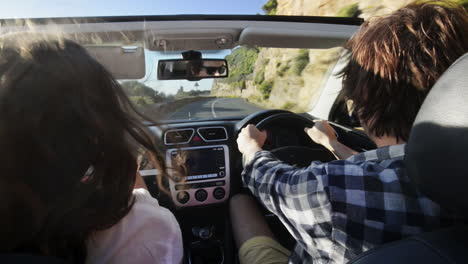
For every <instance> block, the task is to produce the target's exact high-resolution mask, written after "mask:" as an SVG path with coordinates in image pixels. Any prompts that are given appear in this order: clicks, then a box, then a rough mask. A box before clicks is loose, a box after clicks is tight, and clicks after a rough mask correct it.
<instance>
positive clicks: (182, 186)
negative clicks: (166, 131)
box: [166, 145, 230, 207]
mask: <svg viewBox="0 0 468 264" xmlns="http://www.w3.org/2000/svg"><path fill="white" fill-rule="evenodd" d="M166 161H167V167H168V168H169V174H170V175H171V176H172V177H171V178H172V180H171V181H170V183H169V188H170V192H171V196H172V200H173V201H174V203H175V205H176V206H178V207H186V206H197V205H208V204H214V203H219V202H223V201H225V200H226V199H227V198H228V197H229V180H230V168H229V149H228V146H226V145H208V146H198V147H185V148H171V149H168V150H167V152H166Z"/></svg>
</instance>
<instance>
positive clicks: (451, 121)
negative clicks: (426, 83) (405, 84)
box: [405, 53, 468, 216]
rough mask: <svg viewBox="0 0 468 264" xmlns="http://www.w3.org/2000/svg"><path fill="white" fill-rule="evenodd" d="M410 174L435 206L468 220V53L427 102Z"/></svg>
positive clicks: (409, 154)
mask: <svg viewBox="0 0 468 264" xmlns="http://www.w3.org/2000/svg"><path fill="white" fill-rule="evenodd" d="M406 147H407V149H406V158H405V164H406V168H407V172H408V175H409V176H410V178H412V179H413V180H414V182H415V183H416V184H417V185H418V187H419V189H420V190H421V192H422V193H423V194H425V195H427V196H428V197H429V198H430V199H432V200H433V201H434V202H436V203H438V204H439V205H441V206H442V208H447V209H449V210H454V211H456V212H458V213H460V214H463V215H464V216H467V215H468V53H467V54H465V55H464V56H462V57H461V58H460V59H458V60H457V61H456V62H455V63H453V64H452V66H450V68H449V69H447V71H446V72H445V73H444V74H443V75H442V77H441V78H440V79H439V80H438V81H437V83H436V84H435V85H434V87H433V88H432V90H431V91H430V92H429V94H428V96H427V97H426V99H425V101H424V103H423V105H422V107H421V109H420V110H419V113H418V115H417V117H416V120H415V122H414V124H413V128H412V130H411V135H410V138H409V140H408V144H407V145H406Z"/></svg>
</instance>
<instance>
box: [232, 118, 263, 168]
mask: <svg viewBox="0 0 468 264" xmlns="http://www.w3.org/2000/svg"><path fill="white" fill-rule="evenodd" d="M267 136H268V135H267V132H266V131H260V130H258V128H257V127H256V126H254V125H251V124H249V125H247V126H246V127H244V128H243V129H242V130H241V132H240V133H239V136H238V137H237V146H238V148H239V151H240V152H241V153H242V154H243V155H244V157H245V161H249V160H251V159H252V158H253V156H254V155H255V153H257V152H258V151H260V150H262V147H263V145H264V144H265V141H266V139H267Z"/></svg>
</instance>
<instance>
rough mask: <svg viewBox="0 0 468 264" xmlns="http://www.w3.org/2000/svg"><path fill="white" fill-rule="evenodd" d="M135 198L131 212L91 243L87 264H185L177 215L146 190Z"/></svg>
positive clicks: (88, 248) (138, 193)
mask: <svg viewBox="0 0 468 264" xmlns="http://www.w3.org/2000/svg"><path fill="white" fill-rule="evenodd" d="M133 195H134V196H135V198H136V199H135V204H134V205H133V207H132V209H131V210H130V212H129V213H128V214H127V215H126V216H125V217H124V218H122V220H120V222H118V223H117V224H116V225H114V226H112V227H111V228H109V229H106V230H104V231H99V232H96V233H95V234H94V235H92V236H91V238H90V239H89V240H88V242H87V250H88V252H87V258H86V264H94V263H96V264H97V263H99V264H104V263H113V264H119V263H122V264H123V263H136V264H138V263H164V264H166V263H168V264H169V263H171V264H172V263H176V264H179V263H181V262H182V257H183V246H182V235H181V231H180V227H179V224H178V223H177V220H176V218H175V217H174V215H173V214H172V213H171V212H170V211H169V210H167V209H166V208H164V207H161V206H159V203H158V201H157V200H156V199H154V198H153V197H151V195H150V194H149V192H148V191H147V190H145V189H135V190H134V191H133Z"/></svg>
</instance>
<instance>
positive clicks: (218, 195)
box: [213, 187, 226, 200]
mask: <svg viewBox="0 0 468 264" xmlns="http://www.w3.org/2000/svg"><path fill="white" fill-rule="evenodd" d="M225 195H226V191H224V189H223V188H220V187H218V188H216V189H214V191H213V196H214V198H216V199H218V200H221V199H223V198H224V196H225Z"/></svg>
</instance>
